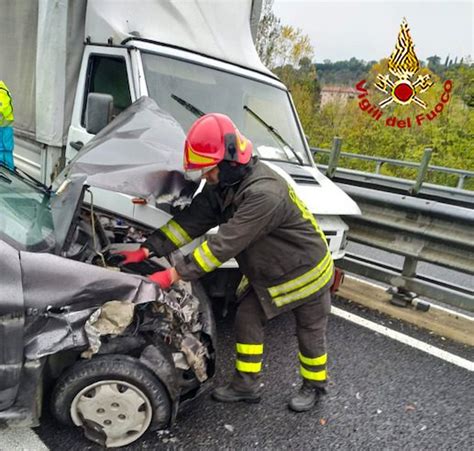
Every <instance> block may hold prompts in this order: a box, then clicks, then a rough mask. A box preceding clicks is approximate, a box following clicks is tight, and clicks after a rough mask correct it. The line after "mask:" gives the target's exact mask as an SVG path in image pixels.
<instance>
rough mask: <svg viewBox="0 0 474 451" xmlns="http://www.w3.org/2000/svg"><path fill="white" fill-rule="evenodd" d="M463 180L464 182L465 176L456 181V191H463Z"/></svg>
mask: <svg viewBox="0 0 474 451" xmlns="http://www.w3.org/2000/svg"><path fill="white" fill-rule="evenodd" d="M464 180H466V176H465V175H460V176H459V180H458V184H457V186H456V188H457V189H463V187H464Z"/></svg>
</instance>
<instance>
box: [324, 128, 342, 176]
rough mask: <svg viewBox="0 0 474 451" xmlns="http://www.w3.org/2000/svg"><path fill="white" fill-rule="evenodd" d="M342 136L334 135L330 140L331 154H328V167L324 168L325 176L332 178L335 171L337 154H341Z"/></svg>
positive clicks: (337, 159)
mask: <svg viewBox="0 0 474 451" xmlns="http://www.w3.org/2000/svg"><path fill="white" fill-rule="evenodd" d="M341 147H342V138H339V137H337V136H335V137H334V138H333V140H332V149H331V154H330V155H329V162H328V167H327V169H326V177H328V178H330V179H331V178H333V177H334V174H335V173H336V169H337V163H338V162H339V155H340V154H341Z"/></svg>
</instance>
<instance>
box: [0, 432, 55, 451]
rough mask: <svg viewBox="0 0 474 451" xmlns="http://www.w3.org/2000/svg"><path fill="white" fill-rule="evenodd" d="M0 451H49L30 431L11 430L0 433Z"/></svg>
mask: <svg viewBox="0 0 474 451" xmlns="http://www.w3.org/2000/svg"><path fill="white" fill-rule="evenodd" d="M0 436H1V442H0V451H11V450H12V449H14V450H21V451H49V448H48V447H47V446H46V445H45V444H44V443H43V442H42V441H41V439H40V438H39V437H38V436H37V435H36V434H35V432H34V431H33V430H32V429H28V428H12V429H4V430H2V431H1V432H0Z"/></svg>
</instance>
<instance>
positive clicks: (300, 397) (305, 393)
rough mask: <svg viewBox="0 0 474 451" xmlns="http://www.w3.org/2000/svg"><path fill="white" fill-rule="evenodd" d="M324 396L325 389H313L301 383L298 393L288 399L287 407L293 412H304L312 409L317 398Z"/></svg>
mask: <svg viewBox="0 0 474 451" xmlns="http://www.w3.org/2000/svg"><path fill="white" fill-rule="evenodd" d="M325 394H326V389H325V388H321V387H314V386H311V385H308V384H306V383H304V382H303V385H302V386H301V388H300V389H299V391H298V393H297V394H296V395H295V396H293V397H292V398H291V399H290V402H289V403H288V407H289V408H290V409H291V410H293V411H295V412H306V411H307V410H310V409H311V408H312V407H314V405H315V404H316V403H317V402H318V401H319V398H320V397H321V396H322V395H325Z"/></svg>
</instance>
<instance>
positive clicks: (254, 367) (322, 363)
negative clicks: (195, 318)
mask: <svg viewBox="0 0 474 451" xmlns="http://www.w3.org/2000/svg"><path fill="white" fill-rule="evenodd" d="M330 308H331V294H330V292H329V290H326V291H325V292H324V293H318V294H317V295H316V297H315V298H314V299H311V300H309V301H308V302H306V303H305V304H303V305H300V306H299V307H297V308H295V309H294V310H292V312H293V314H294V315H295V320H296V336H297V338H298V348H299V353H298V356H295V358H297V359H298V363H299V367H300V375H301V376H302V378H303V381H304V383H305V384H307V385H310V386H315V387H325V386H326V384H327V375H326V361H327V353H326V327H327V320H328V315H329V312H330ZM267 321H268V320H267V317H266V316H265V313H264V312H263V309H262V307H261V305H260V302H259V300H258V298H257V295H256V294H255V292H254V291H253V290H250V291H249V292H248V293H247V294H246V295H245V296H244V297H243V299H242V301H241V303H240V305H239V307H238V309H237V314H236V318H235V336H236V354H237V359H236V365H235V367H236V369H235V373H234V377H233V379H232V382H231V385H232V387H233V388H235V389H236V390H240V391H255V390H258V388H259V385H260V384H259V378H260V375H261V370H262V360H263V348H264V346H263V342H264V329H265V325H266V323H267Z"/></svg>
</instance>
